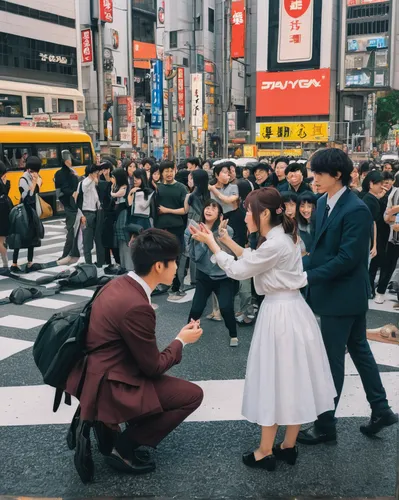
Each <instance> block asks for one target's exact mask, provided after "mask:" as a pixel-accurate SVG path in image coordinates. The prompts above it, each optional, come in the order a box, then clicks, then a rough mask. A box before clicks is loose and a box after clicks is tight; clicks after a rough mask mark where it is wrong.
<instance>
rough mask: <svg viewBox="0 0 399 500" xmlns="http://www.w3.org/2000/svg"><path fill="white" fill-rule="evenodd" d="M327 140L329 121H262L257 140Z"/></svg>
mask: <svg viewBox="0 0 399 500" xmlns="http://www.w3.org/2000/svg"><path fill="white" fill-rule="evenodd" d="M281 141H283V142H327V141H328V122H294V123H293V122H289V123H280V122H277V123H275V122H273V123H260V124H259V131H258V133H257V136H256V142H281Z"/></svg>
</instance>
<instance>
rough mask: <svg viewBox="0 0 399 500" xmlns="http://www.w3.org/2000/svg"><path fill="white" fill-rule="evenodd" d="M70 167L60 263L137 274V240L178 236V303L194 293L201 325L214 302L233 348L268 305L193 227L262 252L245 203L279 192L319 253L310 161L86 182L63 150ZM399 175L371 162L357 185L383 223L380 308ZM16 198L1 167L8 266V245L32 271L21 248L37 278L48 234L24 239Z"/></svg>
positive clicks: (170, 170)
mask: <svg viewBox="0 0 399 500" xmlns="http://www.w3.org/2000/svg"><path fill="white" fill-rule="evenodd" d="M62 158H63V165H62V168H61V169H60V170H59V171H58V172H57V173H56V175H55V186H56V190H57V197H58V199H59V200H60V202H61V203H62V205H63V207H64V209H65V217H66V230H67V236H66V242H65V246H64V250H63V254H62V256H61V258H60V259H59V261H58V264H59V265H71V264H74V263H75V262H77V261H78V259H79V258H80V256H81V254H83V256H84V259H85V261H86V263H89V264H92V263H93V257H92V251H93V249H94V247H95V249H96V262H94V264H96V265H97V267H99V268H100V267H101V268H103V267H104V268H105V272H106V273H109V274H123V273H125V272H127V271H130V270H133V263H132V259H131V255H130V254H131V252H130V246H131V244H132V242H133V241H134V238H135V237H136V236H137V234H139V233H140V232H141V231H142V230H145V229H147V228H150V227H156V228H159V229H165V230H167V231H169V232H170V233H172V234H174V235H175V236H176V237H177V239H178V240H179V243H180V247H181V254H180V256H179V259H178V271H177V273H176V276H175V279H174V281H173V285H172V286H171V288H170V290H169V299H168V300H169V301H179V300H180V299H181V298H183V297H184V296H185V295H186V293H187V289H188V288H193V287H195V295H194V299H193V303H192V309H191V312H190V318H194V319H199V318H200V317H201V315H202V313H203V311H204V309H205V307H206V304H207V300H208V298H209V297H210V296H211V295H212V297H213V299H212V301H213V311H212V313H211V314H210V315H209V316H208V317H209V319H212V320H215V321H222V320H224V322H225V324H226V327H227V329H228V331H229V334H230V338H231V340H230V343H231V345H232V346H236V345H238V339H237V323H238V324H241V325H250V324H253V322H254V320H255V316H256V312H257V310H258V307H259V298H258V297H257V296H256V294H255V292H254V288H253V284H252V283H251V280H244V281H242V282H240V283H239V284H237V282H234V281H233V280H231V279H230V278H228V277H227V276H226V274H225V273H224V271H222V269H220V267H218V265H217V264H216V263H215V262H214V261H213V260H212V258H211V254H210V252H209V249H208V248H207V247H206V246H205V245H203V244H201V243H200V242H196V241H194V240H193V239H192V237H191V234H190V232H189V231H188V226H190V225H193V224H194V225H195V224H200V223H204V224H205V225H206V226H207V227H208V228H209V229H210V230H211V231H212V232H214V234H215V237H216V238H217V233H218V227H219V225H220V224H221V223H222V221H227V224H228V226H227V229H228V231H229V234H231V236H232V237H233V239H234V241H236V242H237V243H238V244H239V245H240V246H242V247H245V246H250V247H252V248H256V244H257V235H256V234H254V235H250V234H248V232H247V227H246V224H245V220H244V219H245V209H244V202H245V199H246V197H247V196H248V194H249V193H251V191H253V190H255V189H259V188H262V187H270V186H271V187H275V188H276V189H277V190H278V191H279V192H280V193H281V195H282V198H283V200H284V204H285V213H286V214H287V215H288V216H289V217H291V218H293V219H295V220H296V224H297V227H298V233H299V236H300V245H301V250H302V255H306V254H308V253H309V252H310V249H311V247H312V244H313V239H314V233H315V208H316V204H317V200H318V198H319V196H320V194H319V193H318V192H317V187H316V186H315V183H314V182H313V177H312V173H311V172H310V170H309V166H308V164H307V163H306V161H297V160H293V159H289V158H286V157H280V158H276V159H275V160H274V161H273V162H272V163H271V164H269V163H267V162H266V161H264V160H262V161H260V162H258V163H253V164H248V165H246V166H244V167H238V166H236V164H235V162H234V160H229V161H223V162H217V163H216V165H215V166H214V165H213V163H212V161H211V160H206V161H201V160H200V159H199V158H189V159H187V160H185V161H184V162H182V163H180V164H179V165H177V167H176V166H175V164H174V163H173V162H171V161H163V162H161V163H160V164H157V163H156V162H155V161H154V160H153V159H150V158H144V159H141V160H139V161H134V160H132V159H127V158H125V159H123V160H118V159H116V158H115V157H113V156H107V155H104V156H102V157H101V158H99V160H98V162H97V164H93V165H90V166H88V167H86V172H85V175H84V177H83V178H79V177H78V175H77V173H76V171H75V170H74V169H73V168H72V161H71V157H70V153H69V151H63V152H62ZM397 166H398V165H396V164H393V163H391V162H387V163H385V164H383V165H376V164H375V163H374V162H372V161H366V162H364V163H362V164H360V165H359V166H358V167H355V168H354V170H353V172H352V183H351V185H350V189H351V190H352V191H353V192H355V193H356V194H357V195H358V196H359V197H360V198H361V199H362V200H363V202H364V203H365V204H366V205H367V206H368V208H369V210H370V212H371V214H372V217H373V220H374V226H373V228H371V229H370V285H371V294H372V297H373V298H374V300H375V301H376V302H377V303H383V302H384V300H385V298H384V296H385V292H386V290H387V288H388V286H391V287H396V284H395V282H392V280H391V279H392V275H393V274H394V272H395V269H396V264H397V260H398V257H399V215H398V219H397V218H396V217H397V215H396V214H399V190H398V189H397V187H398V186H399V177H397ZM40 167H41V163H40V160H39V159H38V158H36V157H29V158H27V160H26V168H25V173H24V174H23V176H22V177H21V179H20V181H19V190H20V193H21V203H22V205H23V206H24V207H25V209H26V213H27V217H28V218H29V220H30V221H31V222H32V221H34V220H35V215H36V216H37V215H38V214H37V210H39V209H38V206H37V203H36V202H37V195H38V194H39V193H40V185H41V179H40ZM9 189H10V183H9V181H8V180H7V170H6V167H5V166H4V164H1V163H0V221H1V223H0V254H1V258H2V263H3V266H4V267H8V258H7V248H6V246H7V244H8V247H9V248H13V249H14V253H13V262H12V264H11V267H10V269H11V271H12V272H14V273H19V272H23V271H22V270H21V268H20V267H19V266H18V256H19V250H20V248H27V249H28V263H27V266H26V267H25V268H24V272H29V271H31V270H35V264H34V262H33V261H34V248H35V247H37V246H40V241H41V239H42V238H43V234H40V231H39V230H38V229H37V224H33V223H32V224H30V228H31V231H30V234H29V235H28V237H24V238H23V239H22V238H18V237H16V235H15V233H18V226H17V225H16V224H15V222H14V220H13V219H12V218H10V217H9V214H10V211H11V209H12V204H11V203H10V200H9V198H8V196H7V195H8V192H9ZM39 215H40V214H39ZM17 236H18V234H17ZM22 240H23V241H22ZM6 241H7V243H6ZM9 242H12V244H11V245H10V243H9ZM378 273H379V280H378V283H376V279H377V275H378ZM185 283H186V284H185ZM161 292H166V288H165V287H162V286H161V287H159V289H158V290H157V293H161ZM236 297H238V299H239V301H238V304H239V305H238V306H237V307H235V303H236V302H235V298H236Z"/></svg>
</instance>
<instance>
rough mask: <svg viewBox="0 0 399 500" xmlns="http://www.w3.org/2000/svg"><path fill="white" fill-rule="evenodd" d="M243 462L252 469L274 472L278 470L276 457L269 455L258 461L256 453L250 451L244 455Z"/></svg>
mask: <svg viewBox="0 0 399 500" xmlns="http://www.w3.org/2000/svg"><path fill="white" fill-rule="evenodd" d="M242 461H243V462H244V464H245V465H246V466H248V467H252V468H253V469H266V470H267V471H269V472H272V471H274V470H275V468H276V457H275V456H274V455H269V456H267V457H265V458H262V460H256V459H255V455H254V453H253V452H252V451H249V452H247V453H244V454H243V456H242Z"/></svg>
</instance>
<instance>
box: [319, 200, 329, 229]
mask: <svg viewBox="0 0 399 500" xmlns="http://www.w3.org/2000/svg"><path fill="white" fill-rule="evenodd" d="M329 212H330V205H326V209H325V210H324V215H323V222H322V224H321V227H323V226H324V224H325V223H326V222H327V219H328V214H329Z"/></svg>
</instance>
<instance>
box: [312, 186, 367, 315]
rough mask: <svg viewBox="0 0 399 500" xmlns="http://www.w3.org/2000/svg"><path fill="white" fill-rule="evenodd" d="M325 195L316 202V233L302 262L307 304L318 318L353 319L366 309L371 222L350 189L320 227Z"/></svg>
mask: <svg viewBox="0 0 399 500" xmlns="http://www.w3.org/2000/svg"><path fill="white" fill-rule="evenodd" d="M326 205H327V195H324V196H322V197H321V198H320V199H319V200H318V202H317V213H316V230H315V239H314V242H313V246H312V249H311V251H310V255H309V256H307V257H305V258H304V269H305V271H307V275H308V282H309V287H308V299H309V304H310V306H311V307H312V309H313V311H314V312H315V313H316V314H319V315H321V316H354V315H359V314H364V313H365V312H366V311H367V309H368V299H369V296H370V281H369V273H368V266H369V253H370V237H371V228H372V227H373V219H372V217H371V213H370V211H369V209H368V208H367V206H366V205H365V204H364V203H363V202H362V201H361V200H360V199H359V198H358V197H357V196H356V195H355V194H354V193H352V191H350V190H349V189H348V190H347V191H345V192H344V194H343V195H342V196H341V197H340V199H339V200H338V202H337V204H336V205H335V207H334V208H333V210H332V212H331V213H330V215H329V217H328V218H327V220H326V221H325V222H324V224H322V222H323V217H324V213H325V210H326Z"/></svg>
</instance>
